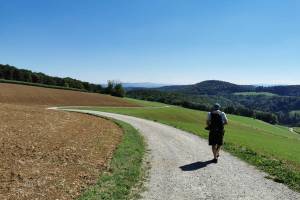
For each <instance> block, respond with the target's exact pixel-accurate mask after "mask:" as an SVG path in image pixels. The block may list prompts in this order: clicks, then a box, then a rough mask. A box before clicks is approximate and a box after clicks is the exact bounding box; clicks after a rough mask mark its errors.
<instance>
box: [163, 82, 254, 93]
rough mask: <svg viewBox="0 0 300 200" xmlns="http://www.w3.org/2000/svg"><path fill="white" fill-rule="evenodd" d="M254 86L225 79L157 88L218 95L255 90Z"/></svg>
mask: <svg viewBox="0 0 300 200" xmlns="http://www.w3.org/2000/svg"><path fill="white" fill-rule="evenodd" d="M255 88H256V87H255V86H252V85H237V84H233V83H229V82H225V81H217V80H209V81H203V82H200V83H197V84H193V85H178V86H176V85H174V86H166V87H160V88H158V90H160V91H168V92H179V93H183V94H193V95H220V94H231V93H236V92H252V91H255Z"/></svg>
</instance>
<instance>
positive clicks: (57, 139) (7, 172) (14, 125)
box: [0, 83, 136, 200]
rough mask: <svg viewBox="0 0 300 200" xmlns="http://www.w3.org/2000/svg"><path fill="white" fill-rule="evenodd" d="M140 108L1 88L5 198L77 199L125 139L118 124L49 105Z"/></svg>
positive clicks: (0, 172) (105, 99) (0, 193)
mask: <svg viewBox="0 0 300 200" xmlns="http://www.w3.org/2000/svg"><path fill="white" fill-rule="evenodd" d="M59 105H97V106H136V105H134V104H131V103H129V102H126V101H124V100H123V99H119V98H114V97H111V96H106V95H100V94H92V93H83V92H74V91H67V90H58V89H47V88H39V87H32V86H22V85H13V84H3V83H1V84H0V199H1V200H2V199H3V200H6V199H7V200H8V199H9V200H18V199H22V200H25V199H26V200H27V199H49V200H50V199H51V200H52V199H60V200H62V199H74V198H76V197H78V196H79V195H80V194H81V193H82V192H83V191H84V190H85V189H86V188H87V187H88V186H89V185H91V184H94V183H95V182H96V181H97V179H98V177H99V174H101V171H103V169H104V168H105V167H106V166H107V163H108V161H109V159H110V158H111V156H112V154H113V151H114V149H115V148H116V146H117V145H118V144H119V142H120V141H121V138H122V130H121V129H120V128H119V127H118V126H117V125H116V124H114V123H113V122H111V121H109V120H105V119H101V118H97V117H93V116H88V115H84V114H78V113H68V112H63V111H55V110H46V109H45V108H46V107H48V106H59Z"/></svg>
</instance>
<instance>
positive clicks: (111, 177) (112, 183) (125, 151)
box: [79, 121, 145, 200]
mask: <svg viewBox="0 0 300 200" xmlns="http://www.w3.org/2000/svg"><path fill="white" fill-rule="evenodd" d="M115 122H116V123H117V124H118V125H119V126H120V127H121V128H122V129H123V131H124V136H123V139H122V141H121V143H120V144H119V146H118V148H117V150H116V151H115V152H114V154H113V158H112V160H111V163H110V165H109V168H108V169H107V170H106V171H105V172H103V173H102V174H101V175H100V178H99V180H98V182H97V184H96V185H95V186H93V187H91V188H89V189H88V190H87V191H85V192H84V193H83V194H82V196H81V197H80V198H79V199H80V200H93V199H94V200H96V199H99V200H100V199H106V200H110V199H124V200H125V199H131V198H132V197H136V196H137V195H138V191H139V190H138V189H136V188H135V187H140V186H138V184H139V182H140V181H141V179H142V177H143V175H144V172H143V168H142V164H143V156H144V153H145V144H144V141H143V138H142V136H141V135H140V134H139V133H138V131H137V130H136V129H134V128H133V127H132V126H130V125H129V124H126V123H124V122H121V121H115ZM133 188H135V189H136V192H132V189H133Z"/></svg>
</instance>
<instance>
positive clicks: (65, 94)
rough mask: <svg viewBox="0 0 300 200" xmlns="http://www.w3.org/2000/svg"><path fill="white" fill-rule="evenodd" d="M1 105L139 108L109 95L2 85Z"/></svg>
mask: <svg viewBox="0 0 300 200" xmlns="http://www.w3.org/2000/svg"><path fill="white" fill-rule="evenodd" d="M0 103H9V104H21V105H34V106H37V105H40V106H64V105H68V106H72V105H73V106H74V105H77V106H117V107H118V106H126V107H131V106H137V105H136V104H134V103H132V102H128V101H126V100H123V99H120V98H116V97H112V96H109V95H103V94H97V93H87V92H78V91H70V90H61V89H51V88H43V87H35V86H25V85H17V84H8V83H0Z"/></svg>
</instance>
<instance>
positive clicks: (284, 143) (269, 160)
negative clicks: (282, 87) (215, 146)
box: [85, 100, 300, 191]
mask: <svg viewBox="0 0 300 200" xmlns="http://www.w3.org/2000/svg"><path fill="white" fill-rule="evenodd" d="M134 102H136V103H137V102H141V103H142V105H143V106H153V105H154V103H153V102H145V101H138V100H134ZM155 105H157V104H156V103H155ZM85 109H86V108H85ZM89 109H91V110H100V111H106V112H113V113H120V114H125V115H131V116H136V117H140V118H144V119H149V120H153V121H158V122H160V123H164V124H168V125H171V126H173V127H176V128H179V129H182V130H185V131H188V132H191V133H194V134H196V135H199V136H201V137H204V138H207V137H208V132H207V131H205V130H204V127H205V121H206V116H207V113H206V112H201V111H196V110H191V109H186V108H182V107H176V106H171V107H166V108H160V109H149V108H138V109H130V108H97V107H93V108H89ZM228 118H229V126H228V127H226V133H225V145H224V148H225V149H226V150H227V151H228V152H230V153H232V154H234V155H236V156H238V157H239V158H241V159H243V160H245V161H247V162H249V163H251V164H253V165H255V166H257V167H258V168H259V169H262V170H263V171H265V172H267V173H269V174H270V176H271V177H272V178H273V179H274V180H275V181H278V182H283V183H285V184H286V185H288V186H290V187H291V188H292V189H295V190H297V191H300V148H299V147H300V135H298V134H293V133H291V132H290V131H289V130H288V128H286V127H282V126H274V125H271V124H267V123H265V122H262V121H260V120H256V119H252V118H247V117H241V116H235V115H228Z"/></svg>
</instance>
